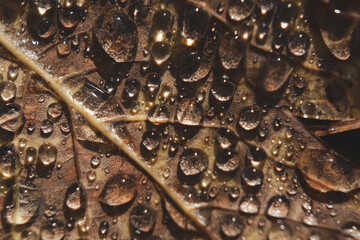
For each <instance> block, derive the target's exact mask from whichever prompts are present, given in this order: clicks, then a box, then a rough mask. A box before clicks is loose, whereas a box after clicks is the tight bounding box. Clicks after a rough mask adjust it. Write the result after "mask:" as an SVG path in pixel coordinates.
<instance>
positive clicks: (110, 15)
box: [94, 7, 138, 62]
mask: <svg viewBox="0 0 360 240" xmlns="http://www.w3.org/2000/svg"><path fill="white" fill-rule="evenodd" d="M94 32H95V36H96V38H97V39H98V41H99V43H100V45H101V47H102V48H103V49H104V50H105V52H106V53H107V54H108V55H109V56H110V57H112V58H113V59H114V60H115V61H116V62H128V61H131V60H133V59H134V58H135V54H136V50H137V44H138V31H137V26H136V24H135V22H134V21H132V20H131V19H130V17H129V15H127V13H126V12H125V11H124V10H122V9H120V8H119V7H115V8H113V9H111V10H109V11H106V12H105V13H104V14H102V15H101V16H100V17H99V18H98V20H97V21H96V25H95V29H94Z"/></svg>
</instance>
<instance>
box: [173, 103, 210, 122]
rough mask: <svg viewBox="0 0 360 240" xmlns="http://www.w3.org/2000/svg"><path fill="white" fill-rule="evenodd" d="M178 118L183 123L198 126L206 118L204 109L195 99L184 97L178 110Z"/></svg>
mask: <svg viewBox="0 0 360 240" xmlns="http://www.w3.org/2000/svg"><path fill="white" fill-rule="evenodd" d="M176 119H177V121H178V122H179V123H181V124H183V125H188V126H198V125H200V124H201V123H202V121H203V119H204V110H203V108H202V107H201V106H200V105H198V104H196V103H195V101H193V100H190V99H184V100H182V101H181V103H180V104H179V107H178V109H177V111H176Z"/></svg>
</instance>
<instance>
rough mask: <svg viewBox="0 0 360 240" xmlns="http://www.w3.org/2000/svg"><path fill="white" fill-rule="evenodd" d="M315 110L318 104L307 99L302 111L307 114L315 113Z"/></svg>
mask: <svg viewBox="0 0 360 240" xmlns="http://www.w3.org/2000/svg"><path fill="white" fill-rule="evenodd" d="M315 110H316V106H315V104H313V103H312V102H308V101H306V102H304V103H303V104H302V105H301V111H302V112H303V113H304V114H306V115H311V114H313V113H314V112H315Z"/></svg>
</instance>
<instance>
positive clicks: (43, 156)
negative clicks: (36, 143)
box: [38, 142, 57, 167]
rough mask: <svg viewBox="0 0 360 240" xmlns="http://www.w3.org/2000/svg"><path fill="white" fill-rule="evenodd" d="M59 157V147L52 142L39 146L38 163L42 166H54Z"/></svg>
mask: <svg viewBox="0 0 360 240" xmlns="http://www.w3.org/2000/svg"><path fill="white" fill-rule="evenodd" d="M56 159H57V149H56V147H54V146H53V145H52V144H50V143H47V142H46V143H43V144H42V145H41V146H40V147H39V152H38V164H40V165H42V166H45V167H47V166H52V167H53V166H54V165H55V162H56Z"/></svg>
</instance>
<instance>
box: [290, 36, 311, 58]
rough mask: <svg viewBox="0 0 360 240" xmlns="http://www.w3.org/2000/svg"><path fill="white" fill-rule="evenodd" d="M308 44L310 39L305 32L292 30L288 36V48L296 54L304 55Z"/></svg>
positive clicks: (298, 55)
mask: <svg viewBox="0 0 360 240" xmlns="http://www.w3.org/2000/svg"><path fill="white" fill-rule="evenodd" d="M309 45H310V39H309V37H308V35H307V34H306V33H305V32H293V33H291V34H290V35H289V36H288V45H287V46H288V49H289V51H290V52H291V53H292V54H293V55H295V56H297V57H302V56H305V55H306V53H307V51H308V49H309Z"/></svg>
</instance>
